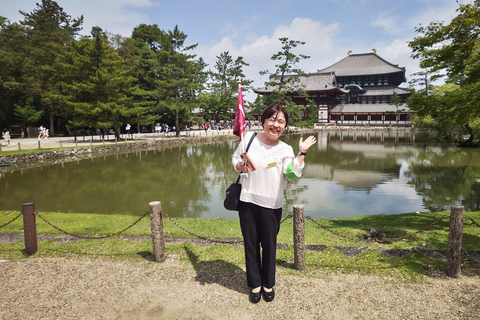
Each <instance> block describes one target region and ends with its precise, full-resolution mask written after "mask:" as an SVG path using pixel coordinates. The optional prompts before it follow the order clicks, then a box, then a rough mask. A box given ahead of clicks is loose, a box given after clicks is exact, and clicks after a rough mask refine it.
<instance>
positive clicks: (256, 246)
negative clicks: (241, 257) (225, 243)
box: [239, 202, 282, 288]
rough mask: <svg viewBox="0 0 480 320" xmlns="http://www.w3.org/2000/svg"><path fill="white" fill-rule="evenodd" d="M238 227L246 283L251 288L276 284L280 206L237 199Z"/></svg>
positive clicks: (268, 286) (269, 286) (270, 286)
mask: <svg viewBox="0 0 480 320" xmlns="http://www.w3.org/2000/svg"><path fill="white" fill-rule="evenodd" d="M239 217H240V227H241V229H242V235H243V244H244V248H245V265H246V269H247V284H248V286H249V287H250V288H256V287H260V286H264V287H266V288H272V287H273V286H274V285H275V267H276V265H275V264H276V258H277V234H278V232H279V231H280V222H281V218H282V208H280V209H268V208H264V207H260V206H257V205H255V204H252V203H247V202H240V206H239Z"/></svg>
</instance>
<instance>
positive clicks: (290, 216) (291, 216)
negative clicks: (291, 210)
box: [280, 214, 293, 224]
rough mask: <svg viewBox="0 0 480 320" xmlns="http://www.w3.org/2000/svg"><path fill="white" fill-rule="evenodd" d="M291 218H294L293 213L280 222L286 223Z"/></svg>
mask: <svg viewBox="0 0 480 320" xmlns="http://www.w3.org/2000/svg"><path fill="white" fill-rule="evenodd" d="M290 218H293V215H291V214H289V215H288V216H286V217H285V218H283V220H282V221H280V224H282V223H284V222H285V221H286V220H287V219H290Z"/></svg>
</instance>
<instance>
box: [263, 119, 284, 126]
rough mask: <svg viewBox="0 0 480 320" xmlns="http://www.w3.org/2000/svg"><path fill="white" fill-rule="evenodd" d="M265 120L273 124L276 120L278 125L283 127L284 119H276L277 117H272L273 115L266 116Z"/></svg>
mask: <svg viewBox="0 0 480 320" xmlns="http://www.w3.org/2000/svg"><path fill="white" fill-rule="evenodd" d="M267 121H268V123H269V124H275V122H277V123H278V125H279V126H280V127H285V125H286V122H285V120H282V119H277V118H273V117H272V118H268V119H267Z"/></svg>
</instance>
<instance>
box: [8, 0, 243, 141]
mask: <svg viewBox="0 0 480 320" xmlns="http://www.w3.org/2000/svg"><path fill="white" fill-rule="evenodd" d="M20 13H21V14H22V15H23V17H24V19H23V20H22V21H20V22H18V23H17V22H13V23H12V22H10V21H9V20H8V19H7V18H6V17H0V127H2V128H3V127H7V126H11V125H12V124H20V125H23V126H37V125H39V123H45V124H48V127H49V130H50V133H51V134H52V135H54V134H55V133H56V132H62V133H65V134H72V133H73V131H74V130H76V129H80V128H93V129H110V128H114V129H115V131H116V132H117V133H118V132H119V130H120V128H121V126H122V125H124V124H126V123H132V124H137V125H138V126H147V127H148V126H152V127H153V124H154V122H162V123H167V124H169V126H170V127H173V126H174V127H175V129H176V131H177V134H178V133H179V131H180V129H181V127H183V126H184V125H185V124H188V123H191V122H199V123H204V122H205V121H206V120H208V119H212V120H216V121H218V120H222V119H228V118H229V113H230V111H231V110H232V109H234V108H235V107H236V95H237V93H238V84H237V81H239V80H241V81H242V83H243V84H244V85H245V86H246V87H247V89H248V86H249V84H251V82H252V81H251V80H248V79H246V78H245V75H244V73H243V70H244V67H245V66H248V63H246V62H245V61H244V60H243V57H237V58H234V57H232V55H230V53H229V52H223V53H221V54H220V55H219V56H217V58H218V61H217V62H216V64H215V66H214V70H206V67H207V64H206V63H205V62H204V60H203V59H202V58H198V57H196V55H194V54H192V50H193V49H194V48H195V47H196V46H197V45H196V44H193V45H187V44H186V38H187V35H186V34H185V33H184V32H182V31H181V30H179V28H178V26H175V28H174V29H173V30H168V31H164V30H161V29H160V28H159V27H158V26H157V25H146V24H141V25H139V26H137V27H136V28H135V29H134V30H133V31H132V36H131V37H122V36H120V35H114V34H110V33H108V32H107V31H104V30H103V29H102V28H100V27H98V26H97V27H93V28H92V30H91V32H90V35H89V36H80V35H79V32H80V31H81V30H82V24H83V16H81V17H78V18H72V17H71V16H69V15H68V14H67V13H66V12H64V10H63V8H62V7H60V6H59V5H58V3H57V2H55V1H53V0H43V1H42V2H41V3H37V7H36V8H35V9H34V10H33V11H32V12H30V13H26V12H22V11H20ZM195 108H200V110H202V115H203V117H198V116H196V114H194V113H192V110H194V109H195Z"/></svg>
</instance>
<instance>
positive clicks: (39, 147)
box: [38, 140, 42, 149]
mask: <svg viewBox="0 0 480 320" xmlns="http://www.w3.org/2000/svg"><path fill="white" fill-rule="evenodd" d="M38 149H42V147H41V146H40V140H38Z"/></svg>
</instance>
